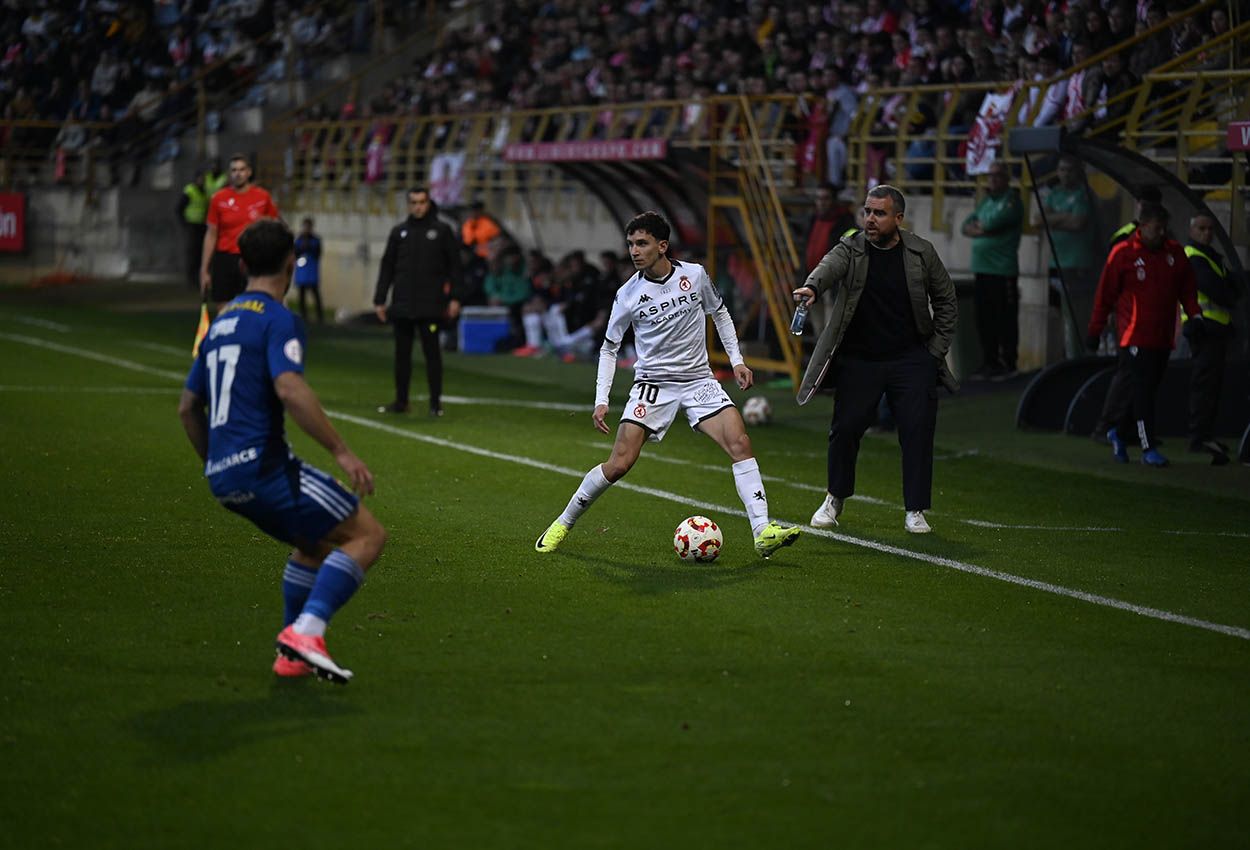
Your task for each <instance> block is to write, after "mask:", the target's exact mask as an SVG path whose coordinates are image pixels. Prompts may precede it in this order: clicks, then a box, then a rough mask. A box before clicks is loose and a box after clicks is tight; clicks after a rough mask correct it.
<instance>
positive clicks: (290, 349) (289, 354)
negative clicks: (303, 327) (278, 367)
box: [282, 337, 304, 363]
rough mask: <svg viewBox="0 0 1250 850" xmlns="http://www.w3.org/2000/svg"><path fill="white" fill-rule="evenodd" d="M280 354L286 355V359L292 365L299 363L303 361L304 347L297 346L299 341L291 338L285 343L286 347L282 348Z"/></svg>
mask: <svg viewBox="0 0 1250 850" xmlns="http://www.w3.org/2000/svg"><path fill="white" fill-rule="evenodd" d="M282 353H283V354H285V355H286V359H287V360H290V361H291V362H292V363H299V362H300V361H301V360H303V359H304V347H303V346H302V345H300V344H299V340H298V339H295V338H294V337H291V338H290V339H288V340H287V341H286V345H284V346H282Z"/></svg>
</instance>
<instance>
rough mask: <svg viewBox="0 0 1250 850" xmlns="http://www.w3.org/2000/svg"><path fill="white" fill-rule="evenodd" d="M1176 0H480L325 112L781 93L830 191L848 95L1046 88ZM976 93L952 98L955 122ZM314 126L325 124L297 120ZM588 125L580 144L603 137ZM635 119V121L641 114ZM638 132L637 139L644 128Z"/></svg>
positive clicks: (1043, 114) (800, 141)
mask: <svg viewBox="0 0 1250 850" xmlns="http://www.w3.org/2000/svg"><path fill="white" fill-rule="evenodd" d="M1191 5H1192V3H1191V2H1189V0H1139V1H1138V2H1137V3H1136V4H1134V3H1133V2H1132V0H1107V2H1101V0H1014V2H1012V0H910V2H906V3H898V2H896V3H890V2H887V0H829V2H823V3H787V4H766V3H763V2H759V0H686V2H676V3H664V2H655V0H635V2H630V3H626V4H620V5H618V4H606V3H605V4H601V5H594V4H584V3H578V2H576V0H520V2H493V3H485V4H483V6H482V8H481V11H480V15H479V18H478V21H477V22H476V23H475V24H472V25H470V26H465V27H462V28H459V29H456V28H452V29H449V30H448V31H447V32H446V36H445V38H444V39H443V41H442V43H441V44H440V46H439V48H438V49H437V50H435V51H434V52H432V53H430V54H429V55H427V56H424V57H422V58H421V59H419V60H418V61H417V63H416V65H415V67H414V69H413V71H412V72H411V73H409V74H407V75H405V76H403V77H402V78H399V79H397V80H395V81H394V82H392V83H391V84H390V85H389V86H387V87H386V89H385V90H384V91H383V92H382V93H381V94H380V95H379V96H378V97H376V98H373V99H372V100H371V101H370V102H369V103H367V104H365V105H364V106H362V107H361V108H360V109H359V110H358V108H357V106H356V105H355V104H346V105H345V106H344V110H343V113H342V114H341V115H340V117H344V118H346V117H361V116H362V115H367V116H369V117H374V116H381V117H385V116H392V115H393V116H403V115H438V114H456V113H462V112H482V111H486V112H490V111H509V110H522V109H539V108H559V107H566V108H567V107H588V106H594V105H596V104H602V103H623V102H634V101H645V100H678V101H681V102H683V104H685V111H684V120H683V122H682V126H681V127H680V128H679V132H682V133H688V132H691V131H692V130H693V129H694V126H695V124H696V122H698V121H700V120H702V119H703V118H704V117H705V114H704V112H703V111H702V110H700V109H699V108H698V104H699V101H700V100H701V99H703V98H707V97H709V96H712V95H717V94H736V93H748V94H752V95H764V94H769V93H784V94H790V95H797V96H798V99H797V107H796V109H795V111H794V113H793V114H792V115H791V116H790V132H791V133H792V135H793V137H794V139H795V141H796V146H797V156H798V165H799V169H800V172H801V173H803V174H806V175H809V176H811V177H812V178H814V179H815V180H816V182H823V181H824V180H828V181H829V182H832V183H834V184H835V185H839V186H840V185H841V184H842V182H843V166H844V164H845V136H846V133H847V131H848V129H849V125H850V120H851V116H852V115H853V114H854V112H855V110H856V108H857V107H858V104H859V103H860V102H861V100H862V97H863V95H864V94H865V93H866V92H868V91H869V90H871V89H874V88H877V87H881V86H914V85H920V84H930V83H935V84H958V83H966V82H975V81H981V82H984V81H1002V82H1003V83H1004V84H1006V85H1010V84H1012V83H1017V82H1024V81H1040V80H1046V79H1049V78H1051V77H1053V76H1054V75H1056V74H1057V73H1059V72H1061V71H1062V70H1064V69H1067V68H1070V67H1072V66H1074V65H1078V64H1080V63H1081V62H1082V61H1084V60H1085V59H1088V58H1090V57H1092V56H1094V55H1095V54H1097V53H1099V52H1100V51H1102V50H1104V49H1105V48H1107V47H1110V46H1112V45H1114V44H1117V43H1122V42H1124V41H1126V40H1128V39H1130V38H1132V37H1133V36H1134V35H1135V34H1137V33H1140V32H1143V31H1145V30H1146V29H1148V28H1150V27H1153V26H1155V25H1158V24H1161V23H1164V22H1165V21H1166V20H1167V19H1168V18H1169V17H1170V16H1172V15H1174V14H1176V13H1179V12H1181V11H1183V10H1184V9H1186V8H1188V7H1190V6H1191ZM1227 29H1228V16H1227V13H1226V12H1225V11H1224V10H1223V9H1222V8H1216V9H1214V10H1212V11H1211V13H1210V14H1209V15H1207V16H1199V17H1198V19H1186V20H1184V21H1183V22H1180V23H1178V24H1176V25H1174V26H1172V27H1170V28H1168V29H1166V30H1163V31H1161V34H1158V35H1156V36H1154V37H1151V38H1148V39H1146V40H1144V41H1141V42H1140V43H1138V44H1137V45H1135V46H1134V47H1133V48H1132V49H1131V50H1130V51H1129V52H1128V54H1127V59H1126V58H1125V57H1124V56H1123V55H1116V56H1113V57H1109V58H1107V59H1106V60H1105V61H1103V62H1101V63H1099V64H1098V65H1097V66H1093V67H1091V68H1090V69H1089V70H1087V71H1085V72H1083V73H1081V74H1080V75H1079V76H1077V77H1074V78H1073V80H1071V81H1068V82H1065V83H1063V84H1057V85H1054V86H1051V87H1050V88H1049V89H1048V90H1046V91H1045V93H1044V95H1042V94H1039V95H1038V96H1039V97H1044V102H1043V103H1042V104H1041V106H1040V107H1036V109H1035V110H1033V111H1035V113H1036V114H1035V117H1034V123H1035V124H1038V125H1042V124H1055V123H1060V122H1068V123H1069V124H1070V125H1071V126H1072V129H1075V130H1080V129H1082V126H1081V125H1082V123H1083V119H1082V118H1081V117H1080V116H1081V113H1083V112H1084V111H1085V110H1086V109H1088V108H1097V107H1098V105H1099V104H1100V103H1102V104H1105V103H1106V101H1107V99H1108V98H1110V97H1113V96H1114V95H1115V94H1116V93H1118V92H1120V91H1124V90H1125V89H1127V88H1129V87H1131V86H1132V85H1133V84H1134V83H1135V81H1136V80H1137V78H1138V76H1139V75H1140V74H1141V73H1143V72H1144V71H1146V70H1148V69H1150V68H1152V67H1154V66H1156V65H1158V64H1159V63H1161V62H1163V61H1165V60H1166V59H1168V58H1170V57H1171V56H1174V55H1177V54H1178V53H1181V52H1183V51H1185V50H1188V49H1190V48H1191V47H1195V46H1198V45H1200V44H1201V43H1202V42H1203V41H1204V40H1205V39H1209V38H1211V37H1212V36H1214V35H1218V34H1219V33H1221V32H1224V31H1227ZM952 96H954V95H952V94H950V93H946V94H943V95H939V96H935V98H934V99H932V100H929V101H925V102H923V103H922V106H921V108H920V109H919V110H918V111H916V112H913V113H910V114H905V111H906V106H907V104H906V98H904V97H903V96H901V95H900V96H897V97H892V98H889V99H887V100H885V101H884V102H883V103H881V104H880V105H879V107H877V108H878V109H879V112H878V114H877V115H876V116H875V121H876V123H877V124H878V125H879V128H884V129H888V130H894V129H896V128H897V127H898V126H899V123H900V122H904V121H906V122H908V123H909V125H910V129H911V131H912V132H913V134H915V135H916V136H923V135H924V134H925V132H926V131H927V130H929V129H931V128H932V127H933V126H934V125H935V123H936V119H937V115H938V112H939V111H940V107H941V105H942V102H941V100H940V98H942V97H945V98H949V97H952ZM980 101H981V98H980V93H977V94H976V95H975V96H970V95H966V96H964V99H963V102H961V103H959V104H957V105H956V118H955V121H954V122H953V126H955V127H956V128H958V127H960V126H962V127H965V128H966V127H967V126H970V125H971V123H972V122H973V120H974V118H975V114H976V110H977V108H978V107H979V105H980ZM312 117H320V118H327V117H329V115H328V114H325V113H322V114H320V115H316V116H312ZM609 117H610V116H608V115H606V114H605V115H604V116H603V119H602V120H601V121H600V122H599V126H597V127H596V128H594V129H593V131H592V135H594V136H595V137H602V136H603V135H604V134H605V133H606V132H607V120H608V118H609ZM637 120H638V121H647V120H648V115H647V114H646V113H645V112H644V111H639V114H638V116H637ZM662 127H663V124H662V123H661V122H659V121H654V122H653V123H652V124H651V126H649V127H647V128H645V129H644V133H647V134H651V133H658V132H660V131H661V129H662Z"/></svg>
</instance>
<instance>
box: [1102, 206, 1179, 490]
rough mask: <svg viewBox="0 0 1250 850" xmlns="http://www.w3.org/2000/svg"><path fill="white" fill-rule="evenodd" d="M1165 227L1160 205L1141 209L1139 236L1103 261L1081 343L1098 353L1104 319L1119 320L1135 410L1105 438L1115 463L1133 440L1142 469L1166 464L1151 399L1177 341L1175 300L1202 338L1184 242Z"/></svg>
mask: <svg viewBox="0 0 1250 850" xmlns="http://www.w3.org/2000/svg"><path fill="white" fill-rule="evenodd" d="M1167 229H1168V211H1167V210H1166V209H1164V208H1163V206H1161V205H1160V204H1155V203H1143V204H1142V205H1141V213H1140V214H1139V215H1138V223H1137V230H1136V232H1135V233H1133V235H1132V236H1130V237H1129V238H1128V239H1125V240H1124V241H1123V242H1120V243H1119V244H1118V245H1116V246H1115V247H1114V248H1113V249H1112V250H1111V255H1110V256H1108V257H1107V264H1106V265H1105V266H1103V269H1102V276H1101V277H1100V278H1099V279H1098V292H1097V294H1096V295H1095V296H1094V312H1093V314H1092V315H1091V316H1090V318H1089V329H1088V335H1087V336H1086V339H1085V344H1086V345H1087V346H1089V348H1090V349H1091V350H1096V349H1097V348H1098V342H1099V339H1100V337H1101V336H1102V330H1103V327H1104V326H1105V325H1106V324H1107V319H1108V318H1109V317H1110V316H1111V315H1112V314H1114V315H1115V316H1116V317H1117V318H1116V323H1117V340H1116V341H1117V342H1118V343H1119V346H1120V353H1119V356H1120V361H1121V362H1122V363H1127V365H1128V374H1129V385H1130V386H1131V388H1132V394H1133V405H1132V408H1131V411H1130V412H1129V413H1128V414H1127V415H1126V416H1124V418H1123V419H1122V420H1121V421H1120V422H1119V423H1118V424H1117V425H1116V426H1115V427H1113V428H1112V429H1111V430H1109V431H1108V432H1107V440H1108V442H1110V443H1111V450H1112V451H1113V452H1114V453H1115V459H1116V460H1117V461H1119V462H1120V463H1126V462H1128V446H1127V443H1126V441H1127V440H1129V439H1132V437H1131V436H1130V435H1132V436H1135V437H1136V438H1137V440H1138V442H1140V443H1141V449H1142V457H1141V461H1142V463H1144V464H1146V465H1147V466H1167V465H1168V459H1167V458H1166V457H1164V456H1163V455H1162V454H1160V453H1159V449H1158V448H1157V447H1156V446H1155V441H1154V422H1155V400H1156V396H1157V394H1158V391H1159V384H1160V382H1161V381H1162V380H1163V373H1164V372H1165V371H1167V367H1168V357H1169V356H1170V355H1171V353H1172V348H1173V339H1174V338H1175V336H1176V303H1177V302H1178V301H1179V302H1180V304H1181V306H1182V307H1184V308H1185V314H1186V315H1187V316H1189V318H1190V320H1191V321H1190V322H1189V323H1187V324H1192V325H1193V326H1194V327H1193V330H1192V331H1188V332H1190V333H1196V334H1200V333H1201V326H1202V308H1201V307H1199V306H1198V284H1197V281H1196V279H1195V278H1194V270H1193V268H1192V267H1191V266H1190V264H1189V258H1188V257H1186V256H1185V249H1184V248H1182V247H1181V244H1180V243H1179V242H1177V241H1176V240H1175V239H1169V238H1168V236H1167ZM1187 330H1188V329H1187Z"/></svg>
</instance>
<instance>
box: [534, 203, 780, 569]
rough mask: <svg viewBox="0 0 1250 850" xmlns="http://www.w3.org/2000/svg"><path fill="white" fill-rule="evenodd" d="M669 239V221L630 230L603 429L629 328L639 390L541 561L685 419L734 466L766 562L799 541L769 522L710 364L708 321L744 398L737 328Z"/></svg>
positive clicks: (611, 332)
mask: <svg viewBox="0 0 1250 850" xmlns="http://www.w3.org/2000/svg"><path fill="white" fill-rule="evenodd" d="M669 233H670V230H669V225H668V222H667V221H665V220H664V218H663V216H661V215H660V214H659V213H656V212H644V213H641V214H640V215H637V216H635V217H634V218H632V219H631V220H630V222H629V224H627V225H626V226H625V239H626V243H627V245H628V247H629V256H630V259H631V260H633V262H634V268H636V269H637V270H638V273H637V274H635V275H634V276H633V277H632V278H630V279H629V280H628V281H626V283H625V284H624V285H623V286H622V287H621V288H620V289H619V290H617V293H616V300H615V301H614V302H613V304H612V315H611V317H610V318H609V319H608V328H607V333H606V337H605V338H604V341H603V347H602V349H600V351H599V376H598V380H597V381H596V383H595V410H594V413H593V414H591V418H592V419H593V420H594V424H595V427H596V428H598V429H599V430H600V431H602V432H603V433H604V434H609V433H611V431H610V429H609V428H608V424H607V422H606V421H605V419H606V417H607V415H608V393H609V392H610V390H611V389H612V378H613V376H614V375H615V374H616V356H617V352H618V350H619V349H620V347H621V338H622V337H623V336H624V334H625V331H626V330H627V329H628V328H629V326H630V325H633V327H634V344H635V346H636V347H637V349H638V359H637V362H636V363H635V365H634V376H635V381H634V386H633V389H632V390H631V391H630V394H629V401H628V402H627V403H626V405H625V409H624V410H623V411H622V413H621V424H620V426H619V427H618V428H617V431H616V442H615V444H614V445H613V446H612V454H611V456H610V457H609V458H608V459H607V461H605V462H604V463H602V464H600V465H598V466H596V467H594V468H593V469H591V470H590V472H588V473H586V477H585V478H583V479H582V483H581V484H580V485H579V486H578V488H577V492H576V493H574V494H573V498H572V499H570V500H569V504H568V506H567V507H566V508H565V509H564V513H562V514H560V516H559V517H558V518H557V519H556V520H555V521H554V522H552V523H551V525H550V526H548V528H547V530H546V531H544V532H543V534H542V536H541V537H539V538H538V542H537V543H535V544H534V548H535V549H537V550H538V551H539V552H554V551H555V550H556V549H557V548H558V547H559V545H560V543H561V542H562V541H563V540H564V538H565V536H566V535H567V534H568V533H569V529H571V528H572V527H573V524H574V523H576V522H577V520H578V518H579V517H580V516H581V515H582V514H583V513H585V512H586V510H587V509H588V508H589V507H590V506H591V505H592V504H593V503H594V501H595V499H597V498H599V496H600V495H602V494H603V492H604V491H605V490H607V489H608V488H609V487H610V486H612V484H614V483H615V482H617V481H619V480H620V479H621V478H622V477H624V475H625V473H627V472H629V470H630V469H632V468H633V466H634V463H635V462H637V460H638V455H639V454H640V453H641V452H642V445H643V443H644V442H646V441H647V440H654V441H655V442H659V441H660V440H662V439H664V435H665V434H666V433H667V432H668V428H669V426H670V425H672V424H673V420H674V419H676V418H677V414H678V413H680V412H682V411H683V410H684V411H685V413H686V419H687V421H689V423H690V427H691V428H694V429H696V430H698V431H702V432H703V433H705V434H707V435H708V436H709V437H711V438H712V439H713V440H715V441H716V444H717V445H718V446H720V447H721V448H722V449H724V450H725V453H726V454H728V455H729V457H730V458H731V459H732V460H733V474H734V485H735V486H736V487H737V490H738V496H739V498H741V499H742V504H743V506H744V507H745V508H746V513H747V519H749V520H750V522H751V534H752V535H753V536H754V537H755V551H756V552H757V553H759V554H760V555H761V556H762V557H764V558H767V557H769V556H770V555H772V554H773V553H774V552H776V551H777V550H778V549H780V548H781V547H783V546H789V545H790V544H791V543H793V542H794V541H795V540H796V539H797V538H798V536H799V529H798V528H793V527H791V528H785V527H783V526H781V525H779V524H778V523H776V522H773V521H771V520H770V519H769V518H768V497H767V495H766V494H765V492H764V482H763V480H762V478H761V477H760V467H759V464H758V463H756V461H755V456H754V454H752V451H751V438H750V437H748V436H747V431H746V426H745V425H744V424H743V422H742V416H741V415H740V414H739V413H738V408H737V407H735V406H734V403H733V401H732V400H730V398H729V396H728V395H727V394H726V393H725V390H724V388H723V387H721V385H720V384H719V383H718V382H717V380H716V378H715V376H714V375H713V374H712V367H711V365H710V364H709V363H708V358H707V319H706V317H707V316H708V315H710V316H711V317H712V323H713V324H714V325H715V326H716V333H717V335H718V336H719V337H720V340H721V344H722V345H723V346H724V347H725V353H726V354H728V355H729V362H730V363H732V364H733V370H734V379H735V380H736V381H737V383H738V386H739V388H741V389H744V390H745V389H747V388H749V387H750V386H751V384H752V383H753V377H752V375H751V370H750V369H748V368H747V366H746V364H745V363H743V362H742V354H741V353H740V352H739V351H738V337H737V334H736V333H735V331H734V324H733V319H732V318H730V315H729V310H727V309H726V308H725V304H724V301H723V300H722V299H721V297H720V293H718V292H717V291H716V288H715V287H714V286H712V281H711V280H710V279H709V278H708V275H707V272H706V271H705V270H704V269H703V266H700V265H698V264H696V263H686V262H680V261H678V260H671V259H669V257H668V256H667V254H668V237H669Z"/></svg>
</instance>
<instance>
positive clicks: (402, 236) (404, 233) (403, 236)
mask: <svg viewBox="0 0 1250 850" xmlns="http://www.w3.org/2000/svg"><path fill="white" fill-rule="evenodd" d="M399 238H400V239H407V238H408V231H407V230H401V231H399Z"/></svg>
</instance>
